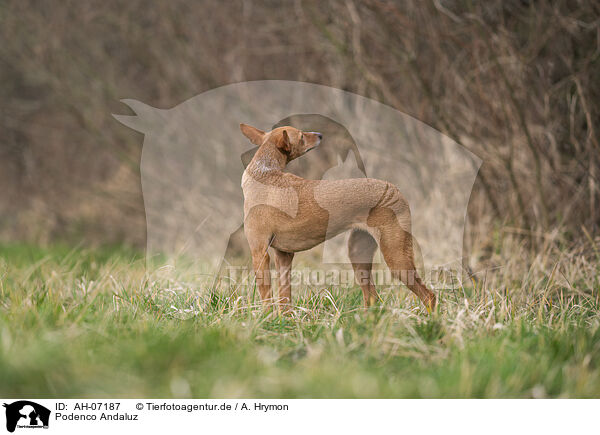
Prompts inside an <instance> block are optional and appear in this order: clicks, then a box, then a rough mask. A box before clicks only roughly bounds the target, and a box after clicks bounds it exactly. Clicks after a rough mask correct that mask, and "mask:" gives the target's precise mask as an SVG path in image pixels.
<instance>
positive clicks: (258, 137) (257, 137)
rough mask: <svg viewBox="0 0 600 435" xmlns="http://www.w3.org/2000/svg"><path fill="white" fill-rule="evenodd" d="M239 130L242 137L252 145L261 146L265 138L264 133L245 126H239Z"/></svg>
mask: <svg viewBox="0 0 600 435" xmlns="http://www.w3.org/2000/svg"><path fill="white" fill-rule="evenodd" d="M240 130H242V133H243V134H244V136H246V137H247V138H248V139H249V140H250V142H252V143H253V144H254V145H258V146H261V145H262V143H263V139H264V138H265V132H264V131H262V130H259V129H258V128H255V127H252V126H250V125H247V124H240Z"/></svg>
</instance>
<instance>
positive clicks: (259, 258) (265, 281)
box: [250, 243, 273, 306]
mask: <svg viewBox="0 0 600 435" xmlns="http://www.w3.org/2000/svg"><path fill="white" fill-rule="evenodd" d="M268 247H269V245H268V244H267V243H264V244H263V243H256V244H254V243H251V244H250V250H251V252H252V266H253V267H254V275H255V277H256V285H257V286H258V291H259V292H260V299H261V300H262V303H263V305H265V306H269V305H271V303H272V302H273V294H272V293H271V258H270V257H269V252H268Z"/></svg>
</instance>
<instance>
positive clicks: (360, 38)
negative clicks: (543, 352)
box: [0, 0, 600, 249]
mask: <svg viewBox="0 0 600 435" xmlns="http://www.w3.org/2000/svg"><path fill="white" fill-rule="evenodd" d="M275 6H277V7H275ZM599 12H600V10H599V9H598V5H597V4H596V3H594V2H585V1H558V2H530V1H489V2H470V1H434V2H419V1H413V2H391V1H380V0H368V1H365V2H357V1H354V0H344V1H333V2H327V3H325V4H324V3H322V2H315V1H300V0H298V1H294V2H287V3H284V4H283V5H280V4H279V3H277V4H276V3H274V2H250V1H248V2H227V3H223V2H204V3H203V4H201V5H200V4H194V3H191V2H185V1H172V2H156V3H147V2H138V1H131V2H116V1H114V2H113V1H108V2H77V1H72V2H67V3H64V4H62V5H61V7H55V6H51V5H49V4H47V5H40V4H38V3H36V2H29V1H9V2H4V3H3V5H2V6H0V23H1V26H0V32H1V34H2V40H3V41H4V43H3V44H2V45H1V46H0V62H1V63H2V68H1V69H0V74H1V76H0V78H1V80H0V92H1V97H2V102H3V104H2V107H3V110H2V117H1V118H0V123H1V130H2V131H3V134H2V143H1V148H0V153H1V158H0V166H1V168H0V169H1V170H0V177H1V182H2V185H3V187H4V189H3V195H2V197H1V198H0V210H1V219H2V220H1V221H0V228H1V230H2V235H3V238H5V239H6V238H13V239H24V238H25V239H29V240H32V241H38V242H40V241H41V242H46V241H51V240H55V239H65V238H66V239H69V240H72V239H73V238H75V239H79V238H82V237H83V238H85V239H86V240H88V241H92V242H98V243H107V242H122V241H125V242H127V243H130V244H133V245H135V246H140V247H142V246H143V245H144V236H145V234H144V210H143V203H142V198H141V190H140V187H139V155H140V150H141V143H142V138H141V137H140V136H139V134H136V133H134V132H132V131H130V130H128V129H126V128H124V127H123V126H122V125H119V123H118V122H116V121H115V120H114V119H113V118H112V117H111V116H110V114H111V113H119V112H120V113H123V110H124V108H123V107H122V106H121V104H120V103H119V99H121V98H135V99H138V100H141V101H144V102H146V103H148V104H151V105H153V106H155V107H163V108H166V107H172V106H174V105H176V104H179V103H180V102H182V101H184V100H185V99H187V98H189V97H191V96H193V95H196V94H198V93H200V92H202V91H205V90H208V89H211V88H214V87H217V86H220V85H224V84H228V83H233V82H237V81H244V80H256V79H265V78H269V79H286V80H300V81H310V82H314V83H320V84H325V85H329V86H334V87H339V88H342V89H345V90H348V91H351V92H355V93H358V94H361V95H365V96H368V97H370V98H373V99H376V100H379V101H381V102H384V103H386V104H389V105H391V106H393V107H395V108H397V109H399V110H402V111H404V112H406V113H408V114H411V115H413V116H415V117H416V118H418V119H420V120H422V121H424V122H426V123H428V124H430V125H432V126H434V127H435V128H437V129H439V130H440V131H442V132H444V133H445V134H447V135H449V136H451V137H452V138H455V139H456V140H457V141H458V142H460V143H462V144H464V145H465V146H466V147H468V148H469V149H470V150H472V151H474V152H475V153H476V154H478V155H479V156H481V157H482V158H483V159H484V166H483V168H482V169H481V171H480V175H479V178H478V182H477V185H476V188H475V191H474V193H473V197H472V200H471V205H470V210H469V213H470V217H471V220H472V222H475V223H476V231H475V232H476V233H479V234H487V233H489V231H490V226H491V225H492V222H494V221H495V222H499V223H500V224H501V225H504V226H510V227H516V228H519V229H520V231H521V232H522V233H523V234H525V235H528V234H529V232H530V231H532V232H533V234H535V235H536V237H534V239H535V240H534V242H535V243H538V244H539V243H542V240H543V237H542V234H544V233H545V232H546V231H548V230H551V229H553V228H557V227H560V228H561V229H562V230H566V231H567V237H568V238H569V240H583V239H585V234H584V232H583V231H582V226H583V227H585V228H586V229H587V231H588V232H589V233H590V234H591V235H595V230H596V227H597V224H598V222H599V219H600V211H599V208H600V204H599V203H598V200H597V199H598V182H597V178H598V176H599V174H598V173H597V172H598V171H597V166H598V154H599V153H598V150H599V143H598V132H597V128H596V127H597V126H598V119H599V118H598V117H599V113H598V101H600V89H599V82H598V80H597V77H599V76H600V62H599V56H600V36H599V35H600V33H599V25H600V24H599V23H600V21H599ZM90 156H94V158H93V159H92V158H90ZM482 241H483V242H484V245H486V246H487V247H489V244H490V240H489V239H487V240H482ZM486 246H477V247H476V248H477V249H486Z"/></svg>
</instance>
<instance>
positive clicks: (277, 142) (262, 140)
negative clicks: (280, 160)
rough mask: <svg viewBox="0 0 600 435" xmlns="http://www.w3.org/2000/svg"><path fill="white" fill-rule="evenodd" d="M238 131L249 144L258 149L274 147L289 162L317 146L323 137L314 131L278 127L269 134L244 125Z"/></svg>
mask: <svg viewBox="0 0 600 435" xmlns="http://www.w3.org/2000/svg"><path fill="white" fill-rule="evenodd" d="M240 129H241V130H242V133H243V134H244V136H246V137H247V138H248V139H249V140H250V142H252V143H253V144H254V145H258V146H259V147H261V146H263V145H265V144H270V145H274V146H275V147H276V148H277V150H278V151H279V152H281V153H282V154H284V155H285V156H286V157H287V161H288V162H290V161H292V160H294V159H296V158H298V157H300V156H301V155H303V154H305V153H307V152H308V151H310V150H312V149H313V148H315V147H316V146H318V145H319V143H320V142H321V139H322V138H323V135H322V134H321V133H318V132H315V131H302V130H298V129H297V128H294V127H289V126H286V127H278V128H276V129H274V130H271V131H269V132H264V131H262V130H259V129H258V128H255V127H251V126H249V125H246V124H240Z"/></svg>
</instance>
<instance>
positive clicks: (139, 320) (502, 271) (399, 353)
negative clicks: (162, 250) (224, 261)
mask: <svg viewBox="0 0 600 435" xmlns="http://www.w3.org/2000/svg"><path fill="white" fill-rule="evenodd" d="M509 245H510V246H509ZM502 252H509V253H510V256H506V257H504V256H503V255H502ZM491 258H492V260H493V261H492V263H493V262H495V264H496V266H489V267H488V268H486V269H485V270H482V271H481V272H478V273H477V274H476V275H475V277H474V279H473V280H472V281H471V282H470V284H469V285H465V286H462V287H460V288H458V289H453V290H447V291H443V290H440V291H439V292H438V296H439V305H438V308H437V309H436V311H435V312H434V313H432V315H429V316H428V315H427V314H426V312H425V310H424V309H423V307H422V306H421V305H419V304H418V302H417V300H416V298H415V297H414V296H412V295H411V294H410V293H409V292H408V291H407V290H406V288H403V287H402V286H401V285H398V286H393V287H389V288H380V289H379V292H380V296H381V301H380V303H378V304H376V306H374V307H372V308H371V309H369V310H368V311H365V310H363V309H362V306H361V304H362V294H361V291H360V288H359V287H357V286H351V287H348V288H345V287H341V286H337V287H303V288H294V290H293V292H294V293H293V294H294V302H295V304H296V305H297V307H296V308H295V309H294V312H293V315H292V316H289V317H281V316H279V315H277V314H276V313H265V312H264V311H263V310H262V309H261V308H260V304H259V300H258V295H257V293H256V292H255V291H253V288H252V287H251V286H250V285H248V286H246V287H243V288H238V289H237V290H236V291H235V292H231V291H230V287H229V286H227V287H226V288H225V286H222V287H217V288H212V289H211V288H210V286H209V285H208V284H207V282H208V281H207V277H206V276H204V275H203V274H202V273H199V272H198V271H196V270H194V269H189V270H182V271H179V270H167V269H168V268H165V267H162V268H160V267H157V268H152V267H150V268H148V267H147V264H146V261H145V259H144V256H143V255H142V254H140V253H138V252H135V251H131V250H128V249H125V248H102V249H93V250H90V249H83V248H69V247H66V246H60V245H56V246H49V247H44V248H42V247H38V246H33V245H24V244H20V243H17V244H4V245H1V246H0V396H3V397H31V398H48V397H69V398H76V397H97V398H99V397H122V398H127V397H179V398H185V397H194V398H204V397H206V398H235V397H260V398H528V397H535V398H541V397H581V398H587V397H598V396H600V363H599V361H600V303H599V298H598V294H599V293H598V286H599V284H598V261H597V260H598V251H597V248H596V245H595V244H594V243H592V242H590V243H588V244H586V245H585V246H584V247H579V248H577V249H575V248H569V247H567V246H561V244H559V243H549V244H547V245H546V246H545V248H544V249H541V250H539V253H537V254H532V252H531V250H530V249H529V248H527V247H526V245H525V244H523V243H519V242H518V240H517V239H514V238H510V237H499V238H498V242H497V246H495V248H494V252H493V253H491ZM490 264H491V263H490Z"/></svg>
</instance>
